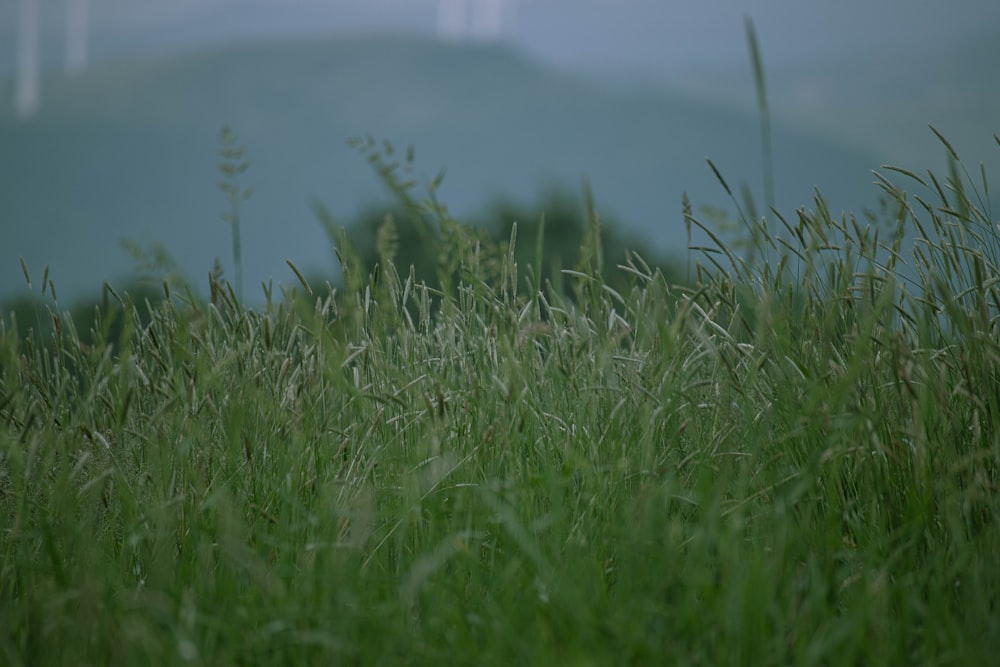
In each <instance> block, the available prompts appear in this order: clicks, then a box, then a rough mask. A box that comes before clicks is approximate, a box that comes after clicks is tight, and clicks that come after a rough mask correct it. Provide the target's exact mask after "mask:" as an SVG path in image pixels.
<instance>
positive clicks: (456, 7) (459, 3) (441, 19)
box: [437, 0, 469, 40]
mask: <svg viewBox="0 0 1000 667" xmlns="http://www.w3.org/2000/svg"><path fill="white" fill-rule="evenodd" d="M468 23H469V7H468V2H467V0H438V16H437V28H438V36H439V37H441V38H442V39H448V40H464V39H465V38H466V37H467V36H468V32H469V30H468Z"/></svg>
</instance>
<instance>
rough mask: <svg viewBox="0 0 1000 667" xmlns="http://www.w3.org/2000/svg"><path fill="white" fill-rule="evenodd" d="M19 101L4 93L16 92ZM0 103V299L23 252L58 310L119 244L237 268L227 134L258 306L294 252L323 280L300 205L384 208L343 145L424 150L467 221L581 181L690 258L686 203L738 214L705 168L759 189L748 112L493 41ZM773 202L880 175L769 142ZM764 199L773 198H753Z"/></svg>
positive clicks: (263, 50) (66, 81)
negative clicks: (226, 133) (39, 103)
mask: <svg viewBox="0 0 1000 667" xmlns="http://www.w3.org/2000/svg"><path fill="white" fill-rule="evenodd" d="M7 94H9V88H8V89H7ZM9 108H10V105H9V104H0V147H2V148H0V297H3V296H5V295H8V294H10V293H11V292H13V291H15V290H17V289H20V286H21V285H22V284H23V277H22V276H21V269H20V265H19V263H18V256H24V258H25V260H26V261H27V263H28V266H29V268H30V269H32V270H33V271H35V272H40V270H41V267H42V266H43V265H44V264H46V263H48V264H50V265H51V267H52V275H53V277H54V278H55V282H56V286H57V288H59V289H60V291H61V295H60V296H62V297H63V298H66V297H67V296H73V295H76V294H79V293H80V292H82V291H87V292H93V291H94V290H95V289H96V288H97V287H99V285H100V281H101V280H103V279H106V278H118V277H120V276H121V275H123V274H124V273H125V272H126V271H127V270H128V269H129V268H130V265H129V260H128V259H127V258H126V256H125V254H124V253H123V252H122V251H121V249H120V248H119V246H118V242H119V240H120V239H122V238H133V239H138V240H146V241H151V240H157V241H160V242H162V243H163V244H164V246H165V247H166V248H167V250H169V251H170V252H171V253H172V254H173V255H174V256H175V257H176V258H177V259H179V260H180V262H181V265H182V267H183V268H185V269H186V270H187V271H188V272H189V274H190V275H191V276H193V277H195V278H197V279H199V282H203V281H201V276H203V275H205V274H206V273H207V271H208V270H209V269H210V267H211V266H212V262H213V260H214V258H216V257H218V258H220V259H222V261H223V263H224V265H226V266H227V267H228V268H229V270H230V273H231V267H229V264H230V262H229V258H230V240H229V230H228V228H227V227H226V225H225V223H223V222H222V221H221V220H220V218H219V213H220V212H222V211H223V210H224V209H225V200H224V197H223V195H222V194H221V193H220V192H219V190H218V189H217V186H216V184H217V182H218V180H219V176H218V173H217V171H216V164H217V162H218V157H217V150H218V136H219V131H220V128H221V127H222V126H223V125H227V124H228V125H230V126H232V128H233V129H234V130H235V131H236V132H237V134H238V135H239V137H240V140H241V142H242V143H243V144H244V145H245V146H246V148H247V157H249V159H250V160H251V163H252V164H251V167H250V170H249V171H248V172H247V173H246V174H245V177H244V180H245V183H246V184H247V185H252V186H253V187H254V188H255V189H256V192H255V194H254V195H253V196H252V198H251V199H250V200H249V201H247V202H246V203H245V204H244V206H243V242H244V265H245V277H246V282H247V292H248V294H257V293H259V290H258V289H257V287H256V286H257V285H258V284H259V282H260V281H261V280H266V279H267V278H268V277H272V276H273V277H274V278H275V279H276V280H278V281H282V282H285V283H287V282H290V280H289V278H290V277H291V276H290V271H289V270H288V268H287V266H286V265H285V259H286V258H291V259H292V260H293V261H295V262H296V264H297V265H298V266H300V267H301V268H303V269H306V270H314V269H322V268H331V267H332V266H333V261H332V253H331V251H330V248H329V246H328V243H327V241H326V239H325V237H324V235H323V233H322V232H321V231H320V228H319V226H318V224H317V223H316V222H315V220H314V219H313V216H312V213H311V212H310V210H309V207H308V202H309V201H310V199H312V198H314V197H315V198H319V199H320V200H321V201H323V202H324V203H326V204H327V205H328V206H329V207H330V209H331V210H332V211H333V212H334V213H335V214H337V215H338V216H340V218H341V219H342V220H343V221H344V222H347V220H348V218H349V217H350V216H351V215H352V214H354V213H355V212H357V211H358V209H359V208H360V207H362V206H363V205H364V204H366V203H369V202H371V201H373V200H376V199H379V198H382V197H384V193H383V192H382V190H381V188H380V186H379V184H378V182H377V179H376V178H375V176H374V175H373V173H372V172H371V169H370V168H369V167H368V165H367V164H366V163H365V160H364V159H363V158H362V157H361V156H360V155H359V154H358V153H356V152H355V151H354V150H353V149H351V148H349V147H347V146H346V144H345V140H346V139H347V138H349V137H351V136H357V135H365V134H371V135H373V136H375V137H376V138H379V139H381V138H386V139H388V140H390V141H391V142H393V143H394V144H396V145H397V147H399V148H401V149H403V148H405V147H406V146H407V145H414V146H415V147H416V155H417V165H418V176H419V177H420V178H421V179H423V181H424V182H427V181H429V180H430V178H432V177H433V175H434V174H436V173H437V172H438V171H439V170H440V168H442V167H447V170H448V172H447V177H446V179H445V183H444V186H443V187H442V189H441V196H442V199H443V200H444V201H445V202H446V203H447V204H448V205H449V207H450V209H451V210H452V211H453V212H456V213H457V214H459V215H462V214H468V213H470V212H472V211H474V210H477V209H480V208H481V207H482V206H483V205H484V204H485V203H486V202H488V201H489V200H490V199H491V198H494V197H498V196H501V195H506V196H509V197H511V198H514V199H524V200H527V199H532V198H534V197H535V195H537V194H538V193H539V192H540V191H541V190H542V189H543V188H544V187H546V186H549V185H552V184H563V185H567V186H569V187H572V188H578V187H579V183H580V182H581V179H583V178H584V177H587V178H589V179H590V181H591V183H592V184H593V188H594V193H595V196H596V200H597V204H598V208H599V209H600V210H601V211H602V212H604V213H605V214H612V215H614V216H615V217H616V218H618V219H620V220H622V221H623V222H624V223H625V224H626V225H627V226H628V227H629V228H630V229H632V230H635V231H637V232H640V233H644V234H646V235H648V237H649V238H650V239H651V241H652V242H653V243H655V244H656V245H657V246H658V247H659V248H661V249H667V250H672V251H674V252H675V253H676V254H677V255H681V254H682V253H683V252H684V246H685V235H684V231H683V230H684V225H683V221H682V216H681V194H682V192H685V191H686V192H688V193H689V194H690V196H691V199H692V201H693V202H694V203H695V204H696V205H697V204H700V203H711V204H717V205H721V206H725V205H727V201H726V198H725V195H724V192H723V190H722V188H721V187H720V186H719V185H718V183H717V182H716V181H715V178H714V177H713V175H712V173H711V171H710V170H709V168H708V167H707V165H706V163H705V158H706V156H710V157H712V159H713V161H714V162H715V164H716V165H718V167H719V168H720V169H721V170H722V172H723V175H724V176H725V177H726V178H727V179H728V181H729V183H730V184H731V185H732V186H734V187H735V186H737V185H738V184H739V182H740V181H742V180H747V181H749V183H750V185H751V186H752V188H753V190H754V191H755V192H757V193H759V191H760V183H761V176H760V157H759V156H760V137H759V131H758V126H757V119H756V118H755V117H754V115H752V114H746V113H741V112H737V111H731V110H727V109H726V108H724V107H722V106H712V105H709V104H704V103H696V102H692V101H690V100H687V99H684V98H682V97H678V96H671V95H667V94H663V93H656V92H643V91H630V92H625V91H620V90H618V91H616V90H612V89H610V88H607V87H601V86H598V85H596V84H592V83H588V82H586V81H584V80H583V79H578V78H573V77H571V76H568V75H565V74H557V73H554V72H552V71H549V70H546V69H544V68H542V67H539V66H538V65H536V64H534V63H532V62H530V61H528V60H526V59H525V58H523V57H520V56H518V55H516V54H515V53H513V52H512V51H510V50H508V49H506V48H502V47H499V46H477V45H444V44H440V43H436V42H434V41H430V40H424V39H420V38H415V37H401V36H381V37H365V38H360V37H357V38H340V39H328V40H313V41H298V42H288V43H275V42H267V43H262V44H245V45H241V46H233V47H228V48H226V49H223V50H219V51H215V52H208V53H202V54H198V55H189V56H177V57H171V58H164V59H158V60H146V61H136V60H132V61H122V62H116V63H110V64H105V65H101V66H98V67H95V68H94V69H92V70H90V71H88V72H86V73H85V74H83V75H81V76H76V77H73V78H65V77H62V76H58V75H53V76H52V77H50V79H49V80H46V82H45V104H44V106H43V110H42V113H41V114H40V115H39V116H38V117H37V118H35V119H33V120H32V121H30V122H19V121H17V120H16V119H14V118H13V117H12V114H11V112H10V111H9ZM774 145H775V152H774V157H775V165H776V168H777V173H776V185H777V193H778V204H779V208H781V209H783V210H784V211H786V212H788V213H792V211H793V209H794V207H797V206H799V205H803V204H809V203H810V202H811V198H812V196H813V190H814V188H815V187H817V186H818V187H819V188H820V189H821V191H822V192H823V193H824V194H825V195H826V196H827V197H828V199H829V201H830V203H831V206H832V208H834V209H835V210H840V209H853V210H859V209H860V208H861V207H863V206H866V205H869V204H870V203H871V202H872V201H873V200H874V198H875V196H876V194H877V193H876V190H875V189H874V188H873V187H872V186H871V185H870V182H871V180H872V178H871V175H870V169H872V168H873V167H875V166H876V165H877V164H878V163H879V160H878V159H877V158H876V157H873V156H869V155H866V154H864V153H862V152H857V151H850V150H847V149H845V148H843V147H841V146H838V145H835V144H833V143H831V142H829V141H827V140H823V139H822V138H819V137H817V136H815V135H810V134H808V133H804V132H801V131H795V130H793V129H790V128H784V127H780V126H779V127H776V128H775V132H774ZM758 197H759V194H758Z"/></svg>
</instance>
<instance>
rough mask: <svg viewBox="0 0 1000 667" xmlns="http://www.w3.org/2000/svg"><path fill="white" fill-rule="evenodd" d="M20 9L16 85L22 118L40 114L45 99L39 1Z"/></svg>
mask: <svg viewBox="0 0 1000 667" xmlns="http://www.w3.org/2000/svg"><path fill="white" fill-rule="evenodd" d="M17 8H18V13H17V74H16V76H15V83H14V110H15V111H16V112H17V115H18V116H20V117H21V118H30V117H31V116H33V115H35V112H36V111H38V107H39V105H40V104H41V97H42V95H41V88H42V86H41V76H42V69H41V62H40V60H41V58H40V53H39V52H40V49H41V42H40V34H39V33H40V27H39V25H38V0H19V2H18V4H17Z"/></svg>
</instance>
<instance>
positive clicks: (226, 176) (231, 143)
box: [218, 126, 253, 301]
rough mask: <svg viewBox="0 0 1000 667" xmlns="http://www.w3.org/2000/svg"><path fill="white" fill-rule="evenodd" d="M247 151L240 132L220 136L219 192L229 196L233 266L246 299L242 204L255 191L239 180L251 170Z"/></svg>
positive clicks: (227, 219)
mask: <svg viewBox="0 0 1000 667" xmlns="http://www.w3.org/2000/svg"><path fill="white" fill-rule="evenodd" d="M245 152H246V149H245V148H244V147H243V146H241V145H240V144H239V140H238V138H237V137H236V133H235V132H233V130H232V129H230V128H229V127H228V126H226V127H223V128H222V131H221V132H220V134H219V158H220V162H219V165H218V168H219V175H220V176H221V177H222V180H221V181H219V190H221V191H222V193H223V194H224V195H225V196H226V202H227V203H228V205H229V208H228V210H227V211H225V212H224V213H222V214H221V215H222V220H223V221H224V222H225V223H226V224H228V225H229V227H230V229H231V230H232V233H233V266H234V267H235V269H236V294H237V296H239V298H240V300H241V301H242V300H243V244H242V242H241V241H240V202H242V201H245V200H247V199H249V198H250V195H252V194H253V188H250V187H246V188H245V187H243V186H242V185H240V183H239V177H240V176H242V175H243V174H244V173H245V172H246V170H247V169H249V168H250V161H249V160H247V159H245V158H244V157H243V155H244V153H245Z"/></svg>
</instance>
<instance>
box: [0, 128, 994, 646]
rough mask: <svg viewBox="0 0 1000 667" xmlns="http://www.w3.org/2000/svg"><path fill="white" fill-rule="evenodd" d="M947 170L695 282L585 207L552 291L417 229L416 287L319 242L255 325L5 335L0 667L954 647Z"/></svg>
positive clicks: (185, 297)
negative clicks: (620, 252)
mask: <svg viewBox="0 0 1000 667" xmlns="http://www.w3.org/2000/svg"><path fill="white" fill-rule="evenodd" d="M998 142H1000V140H998ZM956 157H957V156H956ZM955 164H956V167H955V168H954V169H953V170H952V172H951V174H950V175H949V176H948V177H947V178H945V179H938V178H936V177H935V176H933V175H930V174H929V175H927V176H921V175H917V174H915V173H911V172H903V173H900V172H899V171H898V170H896V171H890V170H886V174H887V175H886V176H880V178H879V180H880V184H881V187H882V190H883V191H884V195H885V201H886V206H885V209H884V218H883V219H882V220H880V221H877V222H872V223H867V222H859V221H858V220H856V219H855V218H853V217H851V216H843V217H841V218H836V217H833V216H831V215H830V213H829V212H828V210H827V208H826V206H825V204H824V202H823V201H822V199H820V198H817V200H816V201H815V202H814V206H813V209H814V210H810V209H805V208H803V209H801V210H800V211H798V212H797V217H796V219H793V220H783V219H781V218H777V217H775V218H772V219H768V220H765V219H761V220H760V221H759V222H754V221H753V220H745V221H744V222H745V223H746V224H747V226H748V228H747V229H746V232H747V233H746V238H749V239H753V243H755V244H757V245H758V246H759V247H758V248H757V251H756V252H754V253H753V255H752V260H748V259H745V257H744V255H742V254H737V253H736V252H734V251H732V250H730V249H729V248H730V246H733V247H735V245H736V244H738V242H739V239H736V240H733V241H724V240H719V241H718V243H717V244H714V245H712V246H711V247H705V248H701V249H695V250H692V254H693V257H694V259H695V265H694V267H693V268H692V274H693V275H692V278H693V279H694V280H693V282H694V283H695V285H696V286H695V287H693V288H680V287H676V286H672V285H670V284H668V282H667V281H666V280H665V279H664V278H663V276H662V274H660V273H658V272H656V271H651V270H649V269H648V268H647V267H646V266H645V264H644V263H643V261H642V259H641V258H640V257H639V256H638V255H634V254H633V255H628V256H627V257H607V258H602V257H601V256H600V248H599V244H598V243H595V242H594V241H593V239H599V238H600V237H599V234H597V233H596V232H597V230H596V227H597V225H598V222H597V219H596V216H595V217H594V219H593V224H594V227H595V228H594V231H593V232H592V233H591V234H589V235H587V238H588V239H591V241H589V242H585V244H584V247H583V248H582V249H581V258H580V261H579V262H578V264H577V266H578V267H579V270H571V271H570V270H567V271H564V272H563V277H564V281H565V282H564V285H565V288H564V289H558V288H557V287H554V286H553V285H551V284H542V283H541V282H540V281H539V280H538V279H537V277H536V275H535V273H533V269H532V268H531V267H524V266H518V265H516V264H515V263H514V262H513V261H512V257H513V256H514V255H513V250H512V246H514V245H515V244H516V243H517V242H518V241H517V239H516V228H515V230H513V231H512V238H511V241H510V244H508V245H507V247H503V246H497V247H488V248H486V247H483V246H482V245H480V244H479V243H478V242H477V239H478V238H479V237H478V236H477V234H476V233H474V232H473V231H470V230H468V229H466V228H464V227H462V226H461V225H459V224H458V223H456V222H455V221H454V220H450V219H445V218H444V217H442V218H441V219H440V220H439V222H440V225H441V230H442V234H441V235H440V236H439V237H438V238H439V239H440V240H439V241H438V243H437V246H436V247H434V248H431V249H429V251H431V252H435V253H436V255H435V256H437V257H439V258H440V261H441V263H442V267H443V270H442V271H441V272H440V275H441V276H442V280H443V281H445V283H446V284H442V285H440V286H436V287H434V288H431V287H428V286H427V285H425V284H422V283H421V284H418V283H417V282H416V281H415V280H413V279H412V278H411V277H410V275H412V274H408V273H407V271H405V270H403V271H402V272H397V270H396V268H395V267H394V266H393V264H392V262H391V261H388V260H389V259H391V257H390V256H389V255H391V252H390V251H389V250H387V249H386V248H383V254H384V258H383V262H381V265H380V267H379V269H378V271H373V272H369V270H368V269H367V268H366V267H362V266H361V265H360V263H359V262H358V261H357V257H356V255H355V254H354V253H353V252H352V249H351V245H350V243H349V240H348V239H347V238H346V236H345V237H342V238H341V241H340V243H339V244H338V255H339V257H340V258H341V261H342V263H343V265H344V284H343V285H342V286H341V288H340V289H334V288H332V287H330V286H329V285H326V286H322V287H320V286H316V285H310V284H309V283H308V282H307V281H306V279H305V278H304V277H302V274H301V273H300V272H299V271H298V270H297V269H296V268H295V266H294V265H292V266H291V268H292V269H293V272H294V273H295V274H296V276H297V278H298V280H299V284H297V285H296V286H295V287H294V288H289V289H286V290H285V291H284V292H283V293H282V294H280V295H275V294H274V293H273V291H272V290H270V288H268V290H267V295H268V298H267V305H266V307H265V308H263V309H261V310H259V311H258V310H251V309H246V308H245V307H243V306H241V305H240V304H241V302H240V301H239V299H237V297H236V295H235V293H234V291H233V289H232V288H229V287H228V286H226V288H224V289H217V287H218V286H215V285H213V290H212V294H213V300H212V301H211V302H209V303H204V302H201V301H199V300H198V299H196V298H195V297H193V296H191V295H190V292H186V291H185V290H183V289H179V288H178V286H177V285H176V284H175V283H172V282H166V283H165V284H164V290H165V300H164V301H163V302H161V303H158V304H156V305H153V304H151V303H149V302H146V303H136V302H134V301H133V300H132V299H131V298H130V297H129V296H128V295H127V294H121V295H119V294H117V293H114V292H112V293H111V297H113V298H111V299H110V305H109V307H108V308H106V309H104V310H101V309H99V310H98V312H97V316H96V321H95V324H94V332H93V336H92V338H91V340H93V341H94V342H93V343H91V344H81V341H80V335H79V332H78V331H77V329H76V325H75V323H74V322H73V321H72V320H71V319H69V318H67V317H66V316H65V315H63V314H61V312H60V310H59V306H58V303H57V302H53V303H52V308H51V317H52V320H53V324H54V326H53V328H52V330H53V333H52V334H51V335H50V336H47V337H46V336H28V337H27V338H22V337H20V336H18V335H16V334H15V332H16V331H17V326H16V323H15V322H11V321H9V319H3V320H0V420H2V427H0V529H2V531H3V539H2V542H0V545H2V546H0V628H2V631H0V656H2V660H3V662H5V663H6V664H10V665H45V664H67V663H74V664H294V665H302V664H329V663H331V662H332V663H335V664H373V663H374V664H378V663H382V664H385V663H390V664H391V663H408V664H442V663H444V664H466V663H467V664H497V665H507V664H511V663H522V664H628V663H637V664H649V663H654V664H655V663H667V662H675V663H681V664H712V665H715V664H745V665H765V664H775V665H783V664H801V665H868V664H955V665H967V664H987V663H988V661H989V660H990V659H991V657H993V656H995V655H996V654H997V652H998V651H1000V610H998V608H997V605H998V595H1000V530H998V529H1000V514H998V511H1000V503H998V499H997V476H998V465H1000V433H998V426H997V425H998V424H1000V336H998V332H997V326H998V317H1000V284H998V283H1000V279H998V276H1000V230H998V229H997V228H996V222H995V217H994V216H993V215H992V214H991V213H990V211H989V206H988V203H987V202H988V192H984V190H986V188H987V183H986V181H985V178H984V179H983V180H982V182H981V183H977V182H974V181H973V179H971V178H968V177H967V176H966V175H965V174H964V173H963V172H962V171H961V168H960V165H959V163H957V162H956V163H955ZM893 179H896V180H898V181H899V182H901V183H903V184H904V185H905V187H906V188H909V190H904V188H903V186H900V185H898V184H896V182H895V181H894V180H893ZM425 205H426V206H427V207H428V210H429V211H437V212H439V213H440V215H441V216H445V215H446V214H444V213H443V209H441V208H440V207H438V206H437V204H436V202H434V201H428V202H425ZM688 215H689V219H688V222H689V223H690V224H694V225H701V224H702V223H700V221H698V220H695V219H694V218H693V217H690V214H688ZM706 228H707V225H706ZM444 232H446V233H444ZM540 238H541V235H540V234H539V239H540ZM715 238H718V237H715ZM913 239H916V240H915V242H913ZM524 241H525V242H527V243H529V244H531V243H533V242H534V239H526V240H524ZM539 243H540V241H539ZM383 245H384V246H386V247H388V246H391V244H389V243H386V244H383ZM538 255H539V257H540V256H541V252H538ZM602 261H606V262H608V263H617V264H619V270H621V271H623V272H624V273H625V274H627V275H628V276H629V277H630V281H631V282H630V285H631V286H630V288H628V289H625V290H617V291H616V290H614V289H611V288H610V287H609V286H608V285H607V284H606V283H605V282H604V281H603V279H602V278H601V277H600V274H599V273H598V272H597V270H596V268H595V267H599V266H601V263H602ZM29 282H30V281H29ZM439 288H440V289H439ZM112 320H114V321H116V322H118V323H120V324H121V334H120V336H117V337H115V338H114V340H109V337H108V336H107V334H106V332H107V330H108V329H107V323H108V322H110V321H112ZM102 332H105V333H102Z"/></svg>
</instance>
